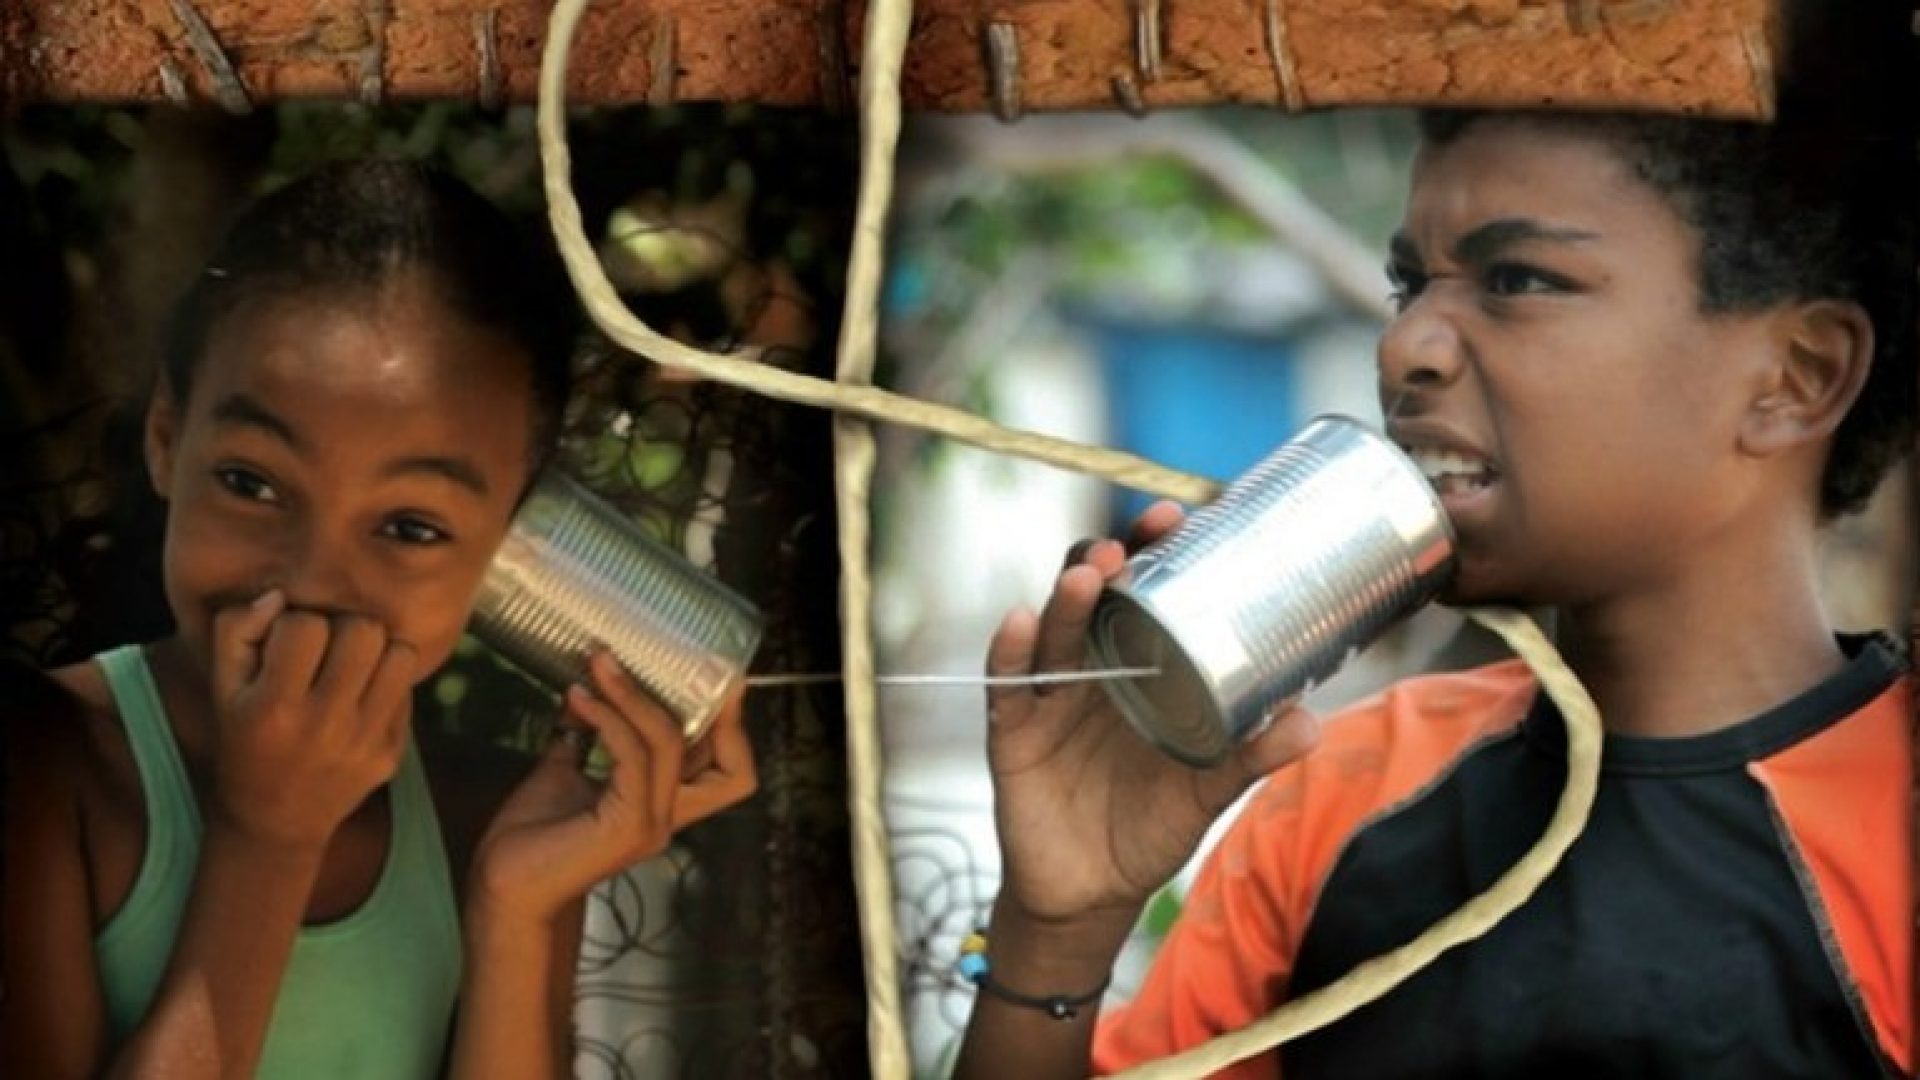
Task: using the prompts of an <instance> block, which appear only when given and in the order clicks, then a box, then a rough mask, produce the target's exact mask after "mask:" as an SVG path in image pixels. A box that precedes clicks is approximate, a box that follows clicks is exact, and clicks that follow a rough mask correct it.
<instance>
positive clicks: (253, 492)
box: [213, 465, 280, 503]
mask: <svg viewBox="0 0 1920 1080" xmlns="http://www.w3.org/2000/svg"><path fill="white" fill-rule="evenodd" d="M213 478H214V479H215V480H217V481H218V482H219V484H220V486H221V487H223V488H226V489H227V490H228V491H229V492H232V493H233V494H235V495H238V496H239V497H240V498H242V499H246V500H247V501H249V502H263V503H277V502H279V501H280V493H279V492H278V491H275V490H274V488H273V484H272V483H270V482H268V480H267V478H266V477H264V476H261V475H260V474H259V473H257V472H254V471H253V470H252V469H242V468H240V467H238V466H234V465H227V466H222V467H221V468H218V469H215V470H213Z"/></svg>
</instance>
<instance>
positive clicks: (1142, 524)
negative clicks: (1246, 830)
mask: <svg viewBox="0 0 1920 1080" xmlns="http://www.w3.org/2000/svg"><path fill="white" fill-rule="evenodd" d="M1181 517H1182V515H1181V513H1180V510H1179V508H1178V507H1177V506H1176V505H1175V504H1173V503H1169V502H1163V503H1158V504H1156V505H1154V506H1153V507H1151V508H1149V509H1148V510H1147V512H1146V513H1145V514H1143V515H1141V517H1140V520H1139V521H1138V522H1137V523H1136V524H1135V525H1134V530H1133V536H1132V540H1133V546H1135V547H1139V546H1144V545H1145V544H1147V543H1151V542H1152V541H1154V540H1156V539H1158V538H1159V537H1161V536H1163V535H1165V534H1166V533H1167V532H1169V531H1170V530H1172V529H1173V528H1174V527H1175V526H1176V525H1178V524H1179V523H1180V521H1181ZM1125 560H1126V551H1125V549H1123V548H1122V547H1121V545H1120V544H1119V543H1116V542H1115V541H1112V540H1103V541H1100V542H1098V543H1095V544H1093V545H1091V546H1089V547H1088V548H1086V550H1085V551H1084V552H1083V553H1081V554H1080V557H1079V558H1078V559H1077V560H1076V559H1074V558H1073V557H1071V556H1070V557H1069V565H1068V566H1067V568H1066V570H1065V571H1064V572H1062V573H1061V575H1060V578H1059V580H1058V582H1057V583H1056V585H1055V586H1054V591H1053V595H1052V596H1051V597H1050V598H1049V599H1048V601H1047V605H1046V609H1045V610H1044V611H1043V612H1042V613H1041V615H1040V616H1039V618H1038V619H1037V620H1036V619H1035V617H1034V615H1033V614H1032V613H1031V612H1029V611H1026V610H1024V609H1021V610H1016V611H1014V612H1012V613H1011V614H1009V615H1008V616H1007V617H1006V619H1005V620H1004V621H1003V622H1002V623H1001V625H1000V629H999V631H998V632H997V633H996V634H995V635H994V638H993V644H992V645H991V646H990V647H989V651H988V656H987V669H988V672H989V674H993V675H1025V674H1028V673H1036V674H1037V673H1041V672H1052V671H1074V670H1078V669H1080V668H1082V667H1084V665H1085V661H1086V636H1087V628H1088V623H1089V621H1090V619H1091V617H1092V614H1093V607H1094V602H1095V601H1096V600H1097V599H1098V598H1099V596H1100V592H1101V590H1102V588H1103V587H1104V586H1105V584H1106V583H1107V582H1108V581H1110V580H1112V579H1113V578H1115V577H1116V576H1118V575H1119V573H1120V572H1121V570H1122V569H1123V567H1124V565H1125ZM988 719H989V721H990V723H989V724H988V729H987V756H988V761H989V764H990V766H991V768H992V771H993V785H994V817H995V824H996V827H997V828H998V831H999V834H1000V849H1001V852H1002V857H1003V859H1004V861H1005V880H1004V884H1003V885H1002V889H1001V894H1000V900H999V910H997V911H996V913H995V923H996V927H998V926H999V925H1000V923H1001V921H1002V920H1003V919H1005V918H1012V919H1015V920H1018V921H1019V922H1020V923H1021V925H1022V926H1023V928H1028V929H1034V930H1041V929H1045V928H1057V929H1061V930H1067V929H1074V928H1078V927H1080V926H1082V925H1101V926H1105V927H1117V928H1118V932H1120V933H1124V932H1125V928H1126V927H1127V926H1130V925H1131V924H1132V920H1133V918H1134V915H1135V914H1136V913H1137V911H1138V909H1139V907H1140V906H1141V905H1142V904H1144V903H1145V902H1146V899H1147V898H1148V897H1149V896H1150V895H1152V893H1153V891H1154V890H1155V889H1157V888H1159V887H1160V886H1161V885H1162V884H1163V883H1165V882H1166V880H1167V879H1168V878H1170V877H1172V876H1173V874H1174V873H1175V872H1177V871H1178V870H1179V869H1180V867H1181V866H1182V865H1183V864H1184V863H1185V862H1186V860H1187V859H1189V858H1191V857H1192V855H1193V852H1194V849H1195V848H1196V847H1198V846H1199V843H1200V840H1201V837H1202V836H1203V835H1204V834H1205V833H1206V830H1207V826H1208V825H1210V824H1212V822H1213V820H1214V819H1215V818H1216V817H1218V816H1219V815H1220V813H1221V812H1222V811H1224V810H1226V808H1227V807H1228V806H1229V805H1230V804H1231V803H1232V802H1233V800H1234V799H1235V798H1236V797H1238V796H1239V794H1240V793H1241V792H1242V791H1245V790H1246V789H1247V787H1249V786H1250V785H1251V784H1252V783H1253V782H1254V781H1255V780H1258V779H1259V778H1261V777H1262V776H1265V775H1266V774H1267V773H1269V772H1271V771H1272V770H1274V769H1276V768H1279V767H1280V766H1281V765H1284V764H1286V763H1287V762H1289V761H1291V760H1293V759H1294V758H1296V757H1298V756H1299V755H1301V754H1302V753H1304V752H1306V751H1307V749H1309V748H1310V747H1311V746H1312V745H1313V743H1314V741H1315V739H1316V737H1317V735H1318V725H1317V723H1316V722H1315V720H1314V718H1313V717H1312V716H1311V715H1310V714H1308V713H1306V712H1303V711H1299V710H1294V711H1291V712H1288V713H1286V714H1284V715H1282V716H1280V717H1278V718H1276V720H1275V722H1274V723H1273V724H1272V725H1271V726H1269V727H1268V728H1267V729H1266V730H1265V731H1264V732H1262V733H1261V734H1260V735H1259V736H1257V737H1255V738H1254V739H1252V740H1249V741H1248V742H1246V743H1245V744H1243V745H1241V746H1240V747H1239V748H1238V749H1237V750H1236V751H1235V752H1234V754H1233V756H1232V757H1230V758H1228V759H1227V760H1226V761H1225V762H1223V763H1221V764H1220V765H1218V766H1215V767H1213V768H1210V769H1205V770H1199V769H1193V768H1190V767H1188V766H1186V765H1183V764H1181V763H1180V762H1178V761H1176V760H1174V759H1173V758H1171V757H1168V756H1166V755H1165V754H1163V753H1162V752H1161V751H1160V750H1159V749H1157V748H1156V747H1154V746H1153V745H1151V744H1150V743H1148V742H1147V741H1146V740H1145V739H1143V738H1141V737H1140V735H1139V734H1138V733H1136V732H1135V731H1134V730H1133V728H1132V727H1131V726H1130V725H1129V724H1128V723H1127V721H1126V718H1125V717H1123V716H1122V715H1121V714H1120V713H1119V711H1118V710H1116V709H1115V708H1114V707H1113V705H1112V704H1111V702H1110V701H1109V698H1108V696H1107V693H1106V691H1105V690H1104V689H1103V688H1102V687H1101V686H1100V685H1098V684H1097V683H1072V684H1066V685H1055V686H1039V687H1024V686H1022V687H996V688H993V689H991V690H989V692H988ZM1116 944H1117V942H1116Z"/></svg>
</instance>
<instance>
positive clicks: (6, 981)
mask: <svg viewBox="0 0 1920 1080" xmlns="http://www.w3.org/2000/svg"><path fill="white" fill-rule="evenodd" d="M0 700H5V701H6V702H7V703H8V706H9V709H8V712H7V713H6V715H4V716H0V725H4V730H0V737H3V738H4V745H5V751H4V752H5V758H4V766H5V772H4V777H5V779H4V783H5V787H4V789H0V790H4V792H5V805H4V807H0V812H3V813H5V815H6V817H5V819H4V820H5V834H4V838H0V853H4V855H5V863H4V866H0V995H4V996H0V1075H5V1076H44V1077H49V1078H52V1080H63V1078H66V1077H82V1076H92V1075H93V1074H94V1073H95V1072H96V1071H97V1070H98V1069H99V1067H100V1063H101V1061H102V1060H103V1059H104V1056H105V1042H106V1037H105V1027H106V1024H105V1021H104V1017H103V1013H104V1009H103V1007H102V1005H101V1001H100V986H99V982H98V980H97V979H96V978H95V976H94V966H93V942H92V928H91V927H90V926H89V916H88V908H89V904H88V900H87V869H86V864H85V862H84V860H83V859H82V857H81V848H80V843H81V833H80V803H79V788H78V785H77V783H76V780H77V777H78V776H79V763H80V761H81V750H82V742H83V737H84V736H83V726H82V725H83V724H84V723H85V718H84V716H83V714H82V709H83V707H82V705H81V703H80V702H79V701H78V700H76V699H73V698H71V697H69V696H67V694H66V692H65V691H64V690H63V689H61V688H60V687H59V686H58V685H57V684H55V683H54V682H53V681H52V680H51V679H49V678H47V677H46V676H44V675H42V674H40V673H39V672H37V671H27V670H24V669H14V668H11V667H9V668H6V669H5V670H4V672H0Z"/></svg>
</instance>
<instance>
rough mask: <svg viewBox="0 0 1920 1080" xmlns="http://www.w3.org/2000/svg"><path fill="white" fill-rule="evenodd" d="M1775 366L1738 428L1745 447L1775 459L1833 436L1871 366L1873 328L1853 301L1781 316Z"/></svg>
mask: <svg viewBox="0 0 1920 1080" xmlns="http://www.w3.org/2000/svg"><path fill="white" fill-rule="evenodd" d="M1775 328H1776V331H1777V333H1778V335H1779V337H1778V339H1777V340H1778V341H1779V342H1780V344H1781V346H1782V347H1781V348H1780V349H1779V350H1778V351H1777V353H1776V356H1777V359H1776V361H1775V366H1774V368H1773V370H1772V371H1771V372H1769V377H1768V379H1767V383H1766V385H1765V387H1764V390H1763V392H1762V393H1761V394H1760V395H1759V396H1758V397H1756V398H1755V399H1754V401H1753V404H1752V405H1751V406H1750V407H1749V408H1748V410H1747V415H1746V416H1745V418H1744V419H1743V420H1742V423H1741V427H1740V444H1741V446H1742V448H1743V449H1745V450H1747V451H1748V452H1749V453H1752V454H1756V455H1761V456H1765V455H1769V454H1775V453H1779V452H1781V451H1783V450H1789V449H1792V448H1794V447H1798V446H1803V445H1806V444H1808V443H1816V442H1822V441H1824V440H1826V439H1829V438H1831V437H1832V436H1833V433H1834V431H1835V430H1837V429H1838V428H1839V427H1840V421H1841V420H1843V419H1845V417H1846V415H1847V412H1848V411H1849V410H1851V409H1852V408H1853V403H1854V401H1855V399H1857V398H1858V397H1859V396H1860V389H1861V387H1862V386H1864V385H1866V381H1867V372H1868V370H1869V369H1870V368H1871V367H1872V366H1873V348H1874V337H1873V320H1872V319H1871V318H1870V317H1869V316H1868V315H1867V312H1866V309H1865V308H1863V307H1861V306H1860V305H1859V304H1857V303H1854V302H1853V301H1851V300H1809V301H1806V302H1804V303H1797V304H1792V305H1789V306H1788V307H1786V308H1785V309H1783V310H1782V311H1781V312H1780V314H1779V321H1778V322H1777V323H1776V327H1775Z"/></svg>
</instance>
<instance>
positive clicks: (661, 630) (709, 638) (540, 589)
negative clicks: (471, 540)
mask: <svg viewBox="0 0 1920 1080" xmlns="http://www.w3.org/2000/svg"><path fill="white" fill-rule="evenodd" d="M472 629H473V632H474V634H475V635H476V636H478V637H479V638H480V639H481V640H482V641H484V642H486V643H487V644H488V645H489V646H491V647H492V648H493V649H494V650H495V651H497V652H499V653H500V654H501V655H503V656H505V657H506V658H507V659H508V660H510V661H512V662H513V663H514V664H515V665H516V666H518V667H519V668H520V669H521V670H523V671H525V672H526V673H527V674H529V675H531V676H533V677H534V678H535V679H537V680H539V681H540V682H542V683H544V684H546V685H547V686H548V687H549V688H551V689H553V690H555V691H560V690H563V689H564V688H565V687H566V686H567V685H569V684H571V683H575V682H579V681H580V680H581V679H582V678H583V677H584V676H585V673H586V658H587V655H588V653H589V652H590V651H591V650H592V649H593V648H595V647H596V646H602V645H604V646H606V647H607V649H609V650H610V651H611V652H612V653H613V655H614V657H615V658H616V659H618V660H619V661H620V663H621V665H622V666H624V667H625V668H626V669H627V671H628V672H630V673H631V674H632V675H633V677H634V679H635V680H636V681H637V682H639V683H640V684H641V685H642V686H644V687H646V689H647V691H648V692H649V693H651V694H652V695H653V696H654V697H655V698H656V699H657V700H659V701H660V703H661V704H663V705H665V706H666V707H667V708H668V709H670V710H671V711H672V712H673V714H674V715H675V716H676V717H678V718H679V720H680V722H681V726H682V729H683V730H684V731H685V732H686V736H687V739H688V741H692V740H694V739H697V738H699V737H700V736H701V735H703V734H705V733H706V730H707V728H708V726H709V725H711V724H712V722H713V720H714V719H715V717H716V716H717V715H718V713H719V710H720V707H721V706H722V705H723V704H724V703H725V702H726V699H727V696H728V694H730V693H731V692H732V691H733V689H734V687H735V686H736V685H737V684H738V683H740V682H741V680H743V679H744V678H745V677H746V670H747V665H748V664H749V663H750V662H751V661H752V659H753V654H754V650H755V649H757V648H758V647H759V644H760V635H761V632H762V629H763V623H762V620H761V616H760V613H759V611H757V610H756V609H755V608H754V606H753V605H752V604H750V603H748V602H747V601H746V600H745V599H743V598H741V597H740V596H738V595H737V594H735V593H734V592H733V591H732V590H730V589H728V588H727V587H726V586H724V585H722V584H721V583H720V582H718V581H716V580H715V579H714V578H712V577H711V576H709V575H707V574H705V573H702V572H701V571H700V569H699V568H698V567H696V566H694V565H693V564H692V563H691V562H689V561H688V560H687V559H686V558H685V557H683V556H682V555H681V554H680V553H679V552H677V551H674V550H673V549H672V548H669V547H667V546H666V545H664V544H661V543H660V542H658V541H656V540H654V539H652V538H651V537H649V536H647V535H646V534H645V533H643V532H641V531H640V529H639V527H638V526H636V525H635V524H634V523H633V522H632V521H629V520H628V519H627V518H626V516H625V515H623V514H621V513H620V511H619V510H617V509H615V508H614V507H612V506H610V505H608V504H607V503H606V502H605V501H604V500H602V499H601V498H600V497H599V496H597V495H595V494H594V493H593V492H591V491H589V490H587V489H586V488H585V487H582V486H581V485H580V484H578V483H576V482H575V481H573V480H572V479H569V478H568V477H566V476H564V475H562V474H561V473H559V472H558V471H556V470H553V469H548V470H546V471H545V472H543V473H542V474H541V476H540V477H539V479H538V480H537V481H536V482H535V483H534V487H533V490H532V491H531V492H529V493H528V495H527V498H526V501H525V503H523V504H522V505H521V507H520V510H519V512H518V513H517V514H516V515H515V516H514V520H513V524H512V526H511V527H510V528H509V529H508V530H507V537H506V539H505V540H504V541H503V542H502V543H501V545H500V550H499V551H498V552H496V553H495V554H494V557H493V563H492V564H491V565H490V566H489V567H488V568H487V573H486V577H485V578H484V579H483V580H482V581H481V583H480V591H479V594H478V596H477V597H476V599H475V602H474V611H473V623H472Z"/></svg>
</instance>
